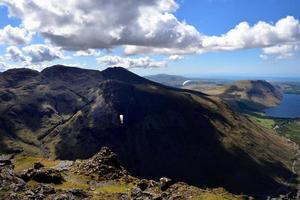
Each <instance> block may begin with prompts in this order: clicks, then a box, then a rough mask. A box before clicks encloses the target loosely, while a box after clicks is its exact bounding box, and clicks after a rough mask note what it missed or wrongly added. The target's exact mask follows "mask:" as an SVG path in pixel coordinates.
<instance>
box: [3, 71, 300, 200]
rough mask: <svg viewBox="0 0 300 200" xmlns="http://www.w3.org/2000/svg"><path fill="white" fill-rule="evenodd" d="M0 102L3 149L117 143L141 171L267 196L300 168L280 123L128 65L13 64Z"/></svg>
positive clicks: (62, 150) (49, 153) (47, 153)
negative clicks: (256, 119)
mask: <svg viewBox="0 0 300 200" xmlns="http://www.w3.org/2000/svg"><path fill="white" fill-rule="evenodd" d="M0 101H1V104H0V130H1V138H0V143H1V147H0V151H1V152H7V153H13V152H14V153H21V154H26V155H30V154H35V155H36V154H38V155H40V156H44V157H50V158H59V159H78V158H82V159H83V158H88V157H91V156H92V155H94V154H95V153H96V152H98V151H99V150H100V148H101V147H102V146H108V147H109V148H110V149H112V150H113V151H114V152H116V153H117V154H118V156H119V158H120V161H121V163H122V164H123V165H124V166H125V167H126V168H127V169H128V170H129V172H131V173H132V174H133V175H134V176H137V177H142V178H151V179H157V178H159V177H162V176H167V177H171V178H172V179H174V180H176V181H185V182H187V183H189V184H193V185H196V186H201V187H224V188H226V189H227V190H229V191H230V192H234V193H237V194H239V193H245V194H251V195H259V196H260V195H269V194H273V193H274V191H278V188H285V186H284V185H283V182H284V181H286V180H288V179H289V178H290V177H291V176H292V172H291V165H292V159H293V158H294V157H295V156H294V154H295V150H294V149H293V147H291V146H290V145H289V144H288V142H287V141H286V140H285V139H283V138H281V137H279V136H277V135H275V134H274V133H273V132H272V131H271V130H268V129H265V128H263V127H261V126H259V125H257V124H255V123H253V122H252V121H251V120H249V119H248V118H247V117H245V116H243V115H240V114H237V113H235V112H233V111H232V110H231V109H230V108H229V107H228V106H227V105H226V104H224V103H223V101H222V100H221V99H220V98H218V97H214V96H207V95H204V94H202V93H198V92H194V91H189V90H180V89H173V88H169V87H166V86H163V85H160V84H157V83H154V82H151V81H149V80H146V79H144V78H141V77H139V76H137V75H135V74H133V73H131V72H129V71H127V70H125V69H123V68H109V69H107V70H104V71H102V72H100V71H94V70H84V69H79V68H70V67H64V66H53V67H50V68H47V69H45V70H43V71H42V72H41V73H39V72H36V71H32V70H28V69H15V70H9V71H6V72H4V73H2V74H1V75H0ZM120 115H123V116H124V123H123V124H122V123H121V122H120V119H119V116H120Z"/></svg>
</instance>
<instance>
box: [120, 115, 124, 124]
mask: <svg viewBox="0 0 300 200" xmlns="http://www.w3.org/2000/svg"><path fill="white" fill-rule="evenodd" d="M119 117H120V122H121V124H123V123H124V115H120V116H119Z"/></svg>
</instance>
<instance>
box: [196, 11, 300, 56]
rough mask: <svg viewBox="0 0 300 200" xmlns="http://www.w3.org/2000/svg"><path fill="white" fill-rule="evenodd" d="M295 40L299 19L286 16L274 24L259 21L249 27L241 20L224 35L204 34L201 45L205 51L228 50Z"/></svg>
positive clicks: (298, 33)
mask: <svg viewBox="0 0 300 200" xmlns="http://www.w3.org/2000/svg"><path fill="white" fill-rule="evenodd" d="M297 41H298V42H299V41H300V24H299V21H298V20H297V19H295V18H294V17H292V16H287V17H286V18H283V19H280V20H279V21H278V22H277V23H276V24H275V25H272V24H269V23H266V22H262V21H260V22H258V23H257V24H255V25H254V26H252V27H251V26H250V25H249V24H248V23H247V22H242V23H240V24H238V25H237V26H236V27H235V28H234V29H232V30H230V31H229V32H227V33H226V34H224V35H221V36H205V37H204V38H203V42H202V45H203V49H204V50H205V51H228V50H238V49H250V48H267V47H272V46H277V45H279V44H286V43H291V42H297Z"/></svg>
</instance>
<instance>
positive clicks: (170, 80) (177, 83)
mask: <svg viewBox="0 0 300 200" xmlns="http://www.w3.org/2000/svg"><path fill="white" fill-rule="evenodd" d="M145 78H146V79H149V80H151V81H154V82H157V83H161V84H164V85H168V86H172V87H182V84H183V83H184V82H185V81H187V80H190V79H189V78H186V77H184V76H177V75H168V74H157V75H151V76H145Z"/></svg>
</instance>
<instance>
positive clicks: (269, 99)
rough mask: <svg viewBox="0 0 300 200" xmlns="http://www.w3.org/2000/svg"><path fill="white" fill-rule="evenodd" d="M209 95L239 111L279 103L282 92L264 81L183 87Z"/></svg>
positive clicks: (258, 108) (259, 108)
mask: <svg viewBox="0 0 300 200" xmlns="http://www.w3.org/2000/svg"><path fill="white" fill-rule="evenodd" d="M185 88H186V89H192V90H196V91H201V92H204V93H206V94H209V95H214V96H219V97H221V98H222V99H224V100H226V101H227V102H229V103H230V104H231V106H233V107H234V108H236V109H239V110H241V109H242V110H244V109H248V110H261V109H264V108H266V107H273V106H276V105H278V104H279V103H280V102H281V98H282V92H281V90H280V88H279V87H276V86H273V85H272V84H270V83H269V82H267V81H264V80H243V81H235V82H233V83H230V84H224V85H208V86H207V85H202V84H195V85H189V86H187V87H185Z"/></svg>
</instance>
